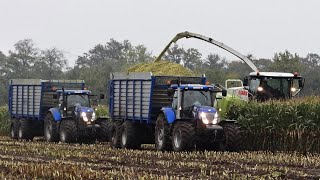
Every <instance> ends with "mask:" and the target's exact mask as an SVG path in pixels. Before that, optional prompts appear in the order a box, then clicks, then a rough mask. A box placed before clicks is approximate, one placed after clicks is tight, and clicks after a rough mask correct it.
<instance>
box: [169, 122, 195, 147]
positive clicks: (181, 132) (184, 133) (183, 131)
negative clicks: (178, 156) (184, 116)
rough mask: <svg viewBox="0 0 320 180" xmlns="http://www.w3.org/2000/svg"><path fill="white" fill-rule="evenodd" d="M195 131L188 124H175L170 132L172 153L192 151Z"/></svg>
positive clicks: (190, 124) (191, 125)
mask: <svg viewBox="0 0 320 180" xmlns="http://www.w3.org/2000/svg"><path fill="white" fill-rule="evenodd" d="M195 136H196V129H195V127H194V125H193V124H192V123H190V122H185V121H181V122H177V123H176V124H174V126H173V131H172V147H173V150H174V151H177V152H179V151H188V150H193V148H194V146H195Z"/></svg>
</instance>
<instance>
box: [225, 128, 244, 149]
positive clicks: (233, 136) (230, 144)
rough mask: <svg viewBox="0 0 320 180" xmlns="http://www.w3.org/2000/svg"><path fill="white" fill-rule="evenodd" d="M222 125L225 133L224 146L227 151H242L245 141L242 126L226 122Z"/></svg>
mask: <svg viewBox="0 0 320 180" xmlns="http://www.w3.org/2000/svg"><path fill="white" fill-rule="evenodd" d="M222 127H223V131H224V135H225V141H224V142H223V145H222V146H224V148H225V150H227V151H233V152H238V151H240V150H241V145H242V141H243V139H242V138H243V137H242V131H241V127H240V126H239V125H237V124H235V123H226V124H224V125H222Z"/></svg>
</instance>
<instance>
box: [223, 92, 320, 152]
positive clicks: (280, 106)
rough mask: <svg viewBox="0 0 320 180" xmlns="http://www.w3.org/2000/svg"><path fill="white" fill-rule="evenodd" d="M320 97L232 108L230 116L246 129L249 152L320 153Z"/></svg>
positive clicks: (240, 105) (238, 105) (255, 103)
mask: <svg viewBox="0 0 320 180" xmlns="http://www.w3.org/2000/svg"><path fill="white" fill-rule="evenodd" d="M319 116H320V97H307V98H301V99H293V100H290V101H270V102H266V103H259V102H249V103H243V104H239V103H237V104H235V105H233V106H232V107H231V108H230V109H229V111H228V112H227V117H228V118H230V119H237V120H238V122H239V123H240V124H241V125H242V127H243V129H244V133H245V134H246V135H245V137H246V139H245V144H244V149H247V150H270V151H298V152H302V153H307V152H311V153H319V152H320V118H319Z"/></svg>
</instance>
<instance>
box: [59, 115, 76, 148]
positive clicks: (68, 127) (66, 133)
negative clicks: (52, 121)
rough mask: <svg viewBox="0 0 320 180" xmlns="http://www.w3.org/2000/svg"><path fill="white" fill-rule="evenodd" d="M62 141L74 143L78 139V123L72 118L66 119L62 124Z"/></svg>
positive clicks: (60, 132)
mask: <svg viewBox="0 0 320 180" xmlns="http://www.w3.org/2000/svg"><path fill="white" fill-rule="evenodd" d="M59 134H60V141H61V142H63V143H74V142H76V141H77V137H78V133H77V124H76V122H75V121H72V120H64V121H62V122H61V124H60V131H59Z"/></svg>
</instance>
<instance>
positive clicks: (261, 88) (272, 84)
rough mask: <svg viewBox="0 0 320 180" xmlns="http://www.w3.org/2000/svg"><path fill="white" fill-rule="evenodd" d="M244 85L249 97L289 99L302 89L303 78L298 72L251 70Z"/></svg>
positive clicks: (262, 99)
mask: <svg viewBox="0 0 320 180" xmlns="http://www.w3.org/2000/svg"><path fill="white" fill-rule="evenodd" d="M244 86H245V87H246V89H248V90H249V98H250V99H256V100H258V101H266V100H270V99H276V100H277V99H290V98H292V97H295V96H296V95H297V94H299V92H300V91H301V90H302V89H303V87H304V78H303V77H301V76H299V75H298V73H294V74H292V73H280V72H252V73H250V74H249V76H247V77H245V79H244Z"/></svg>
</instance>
